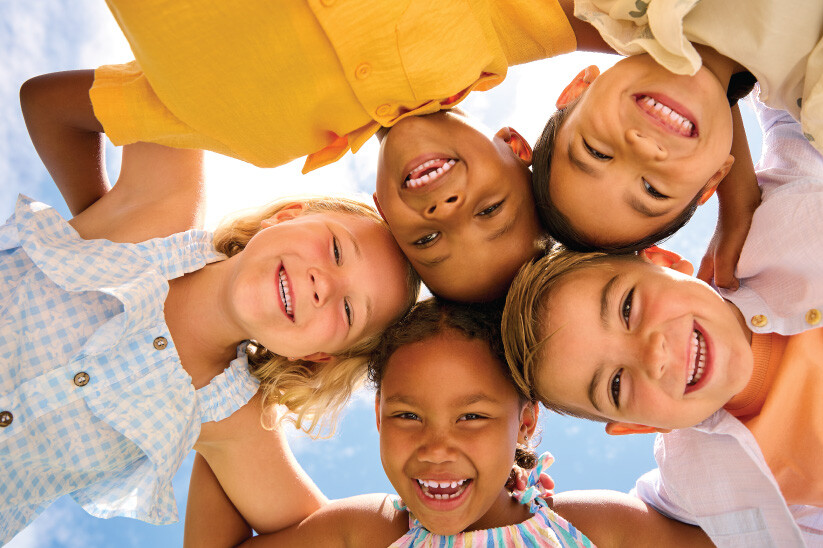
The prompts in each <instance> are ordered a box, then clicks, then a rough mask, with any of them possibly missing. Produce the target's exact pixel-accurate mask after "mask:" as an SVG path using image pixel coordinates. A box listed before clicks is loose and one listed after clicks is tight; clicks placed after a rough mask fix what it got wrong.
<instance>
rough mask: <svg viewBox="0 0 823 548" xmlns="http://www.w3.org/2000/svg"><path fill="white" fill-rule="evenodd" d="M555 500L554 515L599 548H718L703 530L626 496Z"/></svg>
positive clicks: (571, 495) (592, 494)
mask: <svg viewBox="0 0 823 548" xmlns="http://www.w3.org/2000/svg"><path fill="white" fill-rule="evenodd" d="M553 500H554V511H555V512H557V513H558V514H560V515H561V516H563V517H564V518H565V519H567V520H568V521H569V522H570V523H572V524H573V525H574V526H575V527H576V528H577V529H579V530H580V531H582V532H583V534H585V535H586V536H587V537H588V538H589V539H590V540H591V541H592V542H594V544H596V545H597V546H598V547H599V548H609V547H612V548H620V547H625V548H629V547H631V548H642V547H644V546H647V547H649V548H657V547H659V546H689V547H690V548H697V547H700V546H714V544H713V543H712V541H711V540H709V537H708V535H706V533H704V532H703V530H702V529H701V528H700V527H696V526H694V525H687V524H685V523H681V522H679V521H675V520H673V519H669V518H667V517H665V516H663V515H662V514H659V513H658V512H657V511H655V510H654V509H653V508H652V507H651V506H648V505H647V504H646V503H644V502H643V501H641V500H640V499H638V498H636V497H633V496H631V495H627V494H625V493H619V492H617V491H605V490H602V491H601V490H592V491H567V492H565V493H561V494H559V495H555V496H554V499H553Z"/></svg>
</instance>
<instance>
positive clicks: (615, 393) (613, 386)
mask: <svg viewBox="0 0 823 548" xmlns="http://www.w3.org/2000/svg"><path fill="white" fill-rule="evenodd" d="M622 377H623V370H622V369H618V370H617V373H615V374H614V377H612V380H611V382H610V383H609V392H611V395H612V401H613V402H614V406H615V407H616V408H618V409H620V379H621V378H622Z"/></svg>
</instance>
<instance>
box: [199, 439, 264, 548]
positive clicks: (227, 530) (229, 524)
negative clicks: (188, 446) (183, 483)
mask: <svg viewBox="0 0 823 548" xmlns="http://www.w3.org/2000/svg"><path fill="white" fill-rule="evenodd" d="M251 535H252V530H251V527H250V526H249V524H248V523H246V520H244V519H243V516H241V515H240V512H238V511H237V508H235V507H234V505H233V504H232V503H231V501H230V500H229V497H227V496H226V493H225V491H223V488H222V487H221V486H220V482H218V481H217V477H216V476H215V475H214V472H212V471H211V468H209V465H208V463H207V462H206V460H205V459H204V458H203V456H202V455H200V454H199V453H198V454H197V455H195V457H194V466H193V467H192V470H191V481H190V482H189V498H188V501H187V502H186V526H185V530H184V533H183V546H184V548H188V547H192V548H208V547H210V546H235V545H237V544H240V543H241V542H243V541H244V540H246V539H248V538H251Z"/></svg>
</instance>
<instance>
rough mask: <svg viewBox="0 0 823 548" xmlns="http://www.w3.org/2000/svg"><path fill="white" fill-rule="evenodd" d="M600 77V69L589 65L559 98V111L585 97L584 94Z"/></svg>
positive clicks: (557, 105) (557, 104)
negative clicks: (582, 96)
mask: <svg viewBox="0 0 823 548" xmlns="http://www.w3.org/2000/svg"><path fill="white" fill-rule="evenodd" d="M598 76H600V69H599V68H597V67H596V66H594V65H589V66H588V67H586V68H585V69H583V70H581V71H580V73H579V74H578V75H577V76H575V77H574V80H572V81H571V83H570V84H569V85H568V86H566V87H565V89H564V90H563V91H562V92H561V93H560V97H558V98H557V103H555V106H556V107H557V109H558V110H560V109H563V108H566V107H567V106H569V104H570V103H571V102H572V101H574V100H575V99H577V98H578V97H580V96H581V95H583V92H584V91H586V89H588V87H589V86H590V85H591V83H592V82H594V81H595V79H597V77H598Z"/></svg>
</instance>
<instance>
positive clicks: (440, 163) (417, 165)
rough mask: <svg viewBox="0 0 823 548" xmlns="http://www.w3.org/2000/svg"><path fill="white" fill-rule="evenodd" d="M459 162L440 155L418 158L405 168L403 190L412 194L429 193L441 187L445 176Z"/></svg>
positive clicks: (427, 155)
mask: <svg viewBox="0 0 823 548" xmlns="http://www.w3.org/2000/svg"><path fill="white" fill-rule="evenodd" d="M457 162H458V160H456V159H454V158H450V157H448V156H443V155H438V154H426V155H423V156H418V157H417V158H415V159H414V160H412V161H411V162H409V163H408V164H406V167H405V171H404V172H405V173H406V178H405V179H404V180H403V183H402V185H401V188H403V189H404V190H408V191H412V192H421V191H429V190H432V189H433V188H436V187H438V186H440V183H441V182H442V181H443V180H444V178H445V175H446V174H447V173H448V172H449V171H450V170H451V169H452V168H453V167H454V166H455V165H456V164H457Z"/></svg>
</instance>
